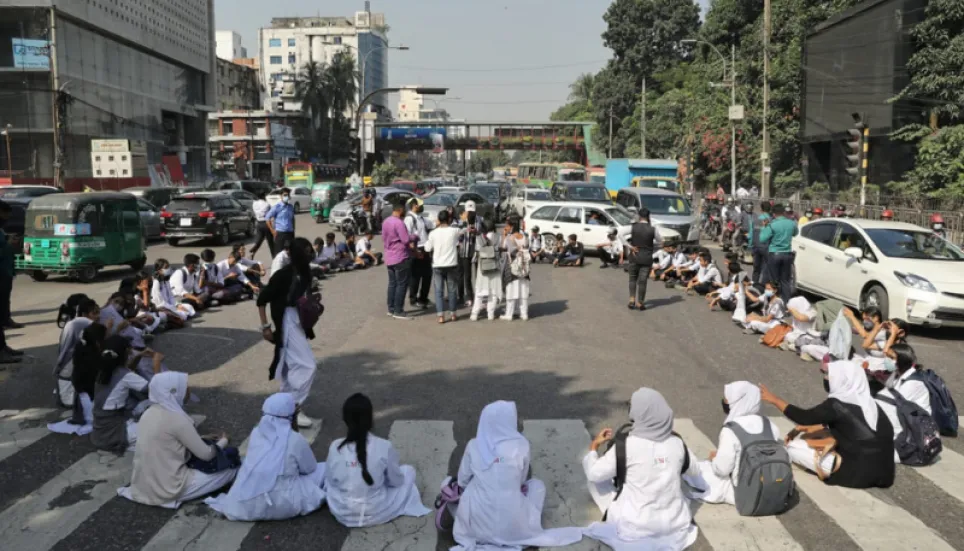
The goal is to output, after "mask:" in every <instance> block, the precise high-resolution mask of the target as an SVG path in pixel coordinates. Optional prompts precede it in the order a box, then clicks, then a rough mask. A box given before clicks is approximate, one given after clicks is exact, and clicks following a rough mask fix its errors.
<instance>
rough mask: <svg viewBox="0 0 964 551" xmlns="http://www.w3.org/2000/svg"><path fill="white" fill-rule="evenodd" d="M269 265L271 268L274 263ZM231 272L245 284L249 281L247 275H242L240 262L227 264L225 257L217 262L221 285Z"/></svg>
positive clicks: (242, 269)
mask: <svg viewBox="0 0 964 551" xmlns="http://www.w3.org/2000/svg"><path fill="white" fill-rule="evenodd" d="M279 254H280V253H279ZM271 266H272V268H273V267H274V264H273V263H272V264H271ZM272 271H273V270H272ZM231 274H237V280H238V281H239V282H241V283H243V284H245V285H247V284H248V282H249V281H250V280H249V279H248V276H246V275H244V266H242V265H241V263H240V262H235V263H234V266H228V261H227V260H226V259H225V260H222V261H220V262H218V280H219V283H221V284H222V285H223V284H224V281H225V279H226V278H227V276H229V275H231Z"/></svg>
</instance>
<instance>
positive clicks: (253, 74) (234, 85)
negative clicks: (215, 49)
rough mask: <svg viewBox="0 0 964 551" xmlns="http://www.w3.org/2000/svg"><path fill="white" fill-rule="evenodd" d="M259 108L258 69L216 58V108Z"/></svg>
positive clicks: (229, 109) (220, 109)
mask: <svg viewBox="0 0 964 551" xmlns="http://www.w3.org/2000/svg"><path fill="white" fill-rule="evenodd" d="M260 108H261V79H260V77H259V74H258V70H257V69H254V68H251V67H248V66H246V65H241V64H238V63H234V62H232V61H225V60H223V59H221V58H218V110H219V111H231V110H238V109H260Z"/></svg>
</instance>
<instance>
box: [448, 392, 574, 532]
mask: <svg viewBox="0 0 964 551" xmlns="http://www.w3.org/2000/svg"><path fill="white" fill-rule="evenodd" d="M518 424H519V419H518V413H517V412H516V405H515V402H504V401H500V402H493V403H491V404H489V405H487V406H485V408H484V409H483V410H482V415H481V416H480V417H479V427H478V430H477V432H476V436H475V438H473V439H472V440H470V441H469V443H468V444H467V445H466V446H465V453H464V455H463V456H462V462H461V463H460V465H459V474H458V486H459V487H460V488H464V490H463V492H462V495H461V497H460V498H459V501H458V509H457V510H456V512H455V526H454V529H453V531H452V534H453V536H454V537H455V542H456V543H458V544H459V547H455V548H454V549H457V550H467V549H490V548H500V549H502V548H506V549H521V548H529V547H539V548H545V547H556V546H563V545H570V544H573V543H576V542H577V541H579V540H581V539H582V529H581V528H575V527H573V528H555V529H549V530H547V529H543V527H542V509H543V506H544V505H545V500H546V486H545V484H543V482H542V481H541V480H537V479H535V478H529V462H530V459H531V458H530V451H529V441H528V440H527V439H526V437H525V436H523V435H522V434H521V433H520V432H519V430H518V428H517V427H518ZM450 480H451V478H449V479H447V480H446V481H445V482H444V483H443V486H447V485H448V484H449V482H450Z"/></svg>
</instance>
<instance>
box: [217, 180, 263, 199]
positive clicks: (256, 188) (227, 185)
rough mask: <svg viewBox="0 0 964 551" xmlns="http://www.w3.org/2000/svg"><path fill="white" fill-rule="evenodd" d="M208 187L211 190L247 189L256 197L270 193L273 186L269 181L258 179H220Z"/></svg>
mask: <svg viewBox="0 0 964 551" xmlns="http://www.w3.org/2000/svg"><path fill="white" fill-rule="evenodd" d="M208 189H210V190H212V191H229V190H230V191H247V192H248V193H250V194H252V195H254V196H255V197H257V196H258V195H259V194H261V193H264V194H265V195H267V194H268V193H271V190H273V189H274V186H272V185H271V183H270V182H262V181H260V180H227V181H224V180H222V181H220V182H214V183H212V184H210V185H209V186H208Z"/></svg>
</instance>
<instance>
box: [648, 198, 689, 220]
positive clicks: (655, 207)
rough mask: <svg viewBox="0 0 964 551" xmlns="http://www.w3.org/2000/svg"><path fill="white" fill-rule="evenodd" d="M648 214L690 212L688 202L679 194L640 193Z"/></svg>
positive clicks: (680, 213)
mask: <svg viewBox="0 0 964 551" xmlns="http://www.w3.org/2000/svg"><path fill="white" fill-rule="evenodd" d="M639 198H640V199H642V201H643V205H644V206H645V207H646V208H647V209H649V213H650V214H674V215H681V216H684V215H688V214H690V203H689V201H687V200H686V199H684V198H683V197H681V196H679V195H640V196H639Z"/></svg>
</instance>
